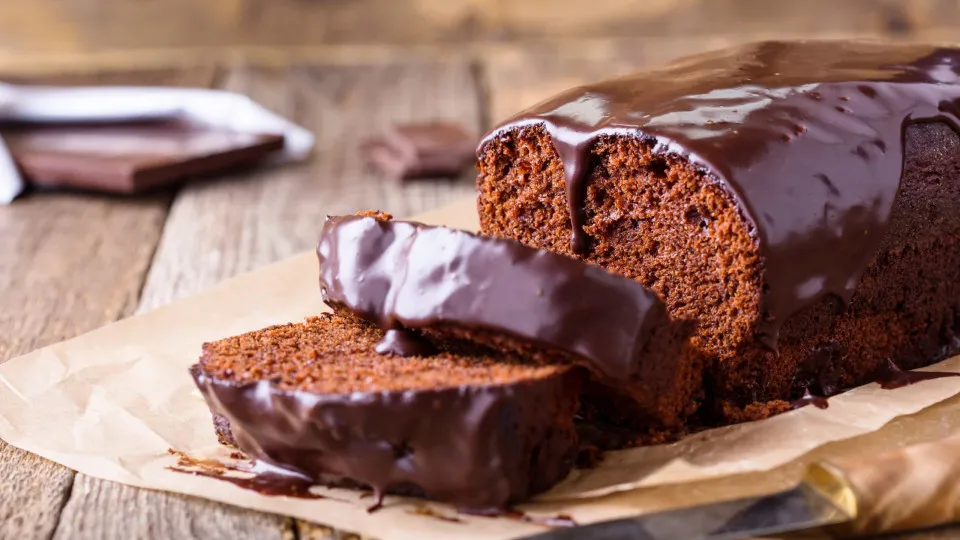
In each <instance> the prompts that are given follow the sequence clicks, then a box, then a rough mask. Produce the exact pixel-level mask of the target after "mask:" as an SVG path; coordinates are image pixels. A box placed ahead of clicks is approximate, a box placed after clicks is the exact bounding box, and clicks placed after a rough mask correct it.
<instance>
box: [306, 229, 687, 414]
mask: <svg viewBox="0 0 960 540" xmlns="http://www.w3.org/2000/svg"><path fill="white" fill-rule="evenodd" d="M317 256H318V258H319V262H320V289H321V292H322V294H323V298H324V301H325V302H326V303H327V304H329V305H330V306H332V307H333V308H334V309H341V310H346V311H348V312H350V313H352V314H355V315H357V316H360V317H362V318H364V319H367V320H370V321H372V322H375V323H377V324H379V325H380V326H381V327H382V328H387V329H392V330H391V332H393V333H394V334H392V335H398V333H400V334H399V335H403V334H402V332H404V331H407V332H409V330H410V329H415V330H417V331H423V332H425V333H426V334H427V335H428V336H429V337H431V338H432V339H434V340H436V339H439V340H440V341H443V340H450V339H454V340H462V341H469V342H472V343H478V344H481V345H484V346H486V347H488V348H491V349H494V350H497V351H500V352H502V353H505V354H507V355H519V356H520V357H521V358H525V359H530V360H532V361H535V362H537V363H540V364H555V363H563V362H566V363H572V364H578V365H583V366H585V367H587V368H588V369H589V370H590V371H591V373H592V375H593V376H592V377H591V385H597V386H599V387H600V388H596V389H592V388H588V393H589V395H591V396H592V398H591V399H590V400H589V401H587V402H586V403H585V405H586V407H587V408H586V410H585V411H584V412H585V413H591V416H596V415H600V416H601V418H598V420H602V421H603V422H604V423H610V424H616V425H620V426H625V425H629V426H634V427H643V428H645V429H647V430H649V429H663V428H669V427H676V426H678V425H681V424H683V423H684V422H685V420H687V418H688V417H689V415H690V414H691V413H692V412H694V410H696V406H697V405H698V404H699V402H700V392H701V389H702V384H701V381H700V379H699V375H700V373H701V371H702V368H701V365H700V357H699V355H697V354H696V353H695V351H694V350H693V349H692V348H689V347H686V346H685V343H686V338H687V337H688V336H689V335H690V326H691V325H690V324H688V323H677V322H674V321H672V320H671V319H670V318H669V316H668V315H667V313H666V308H665V306H664V305H663V302H661V301H660V300H659V299H658V298H657V296H656V295H655V294H654V293H652V292H650V291H648V290H647V289H645V288H644V287H643V286H642V285H640V284H639V283H637V282H636V281H633V280H631V279H628V278H625V277H622V276H617V275H614V274H611V273H609V272H607V271H605V270H603V269H601V268H597V267H596V266H593V265H588V264H584V263H582V262H580V261H578V260H576V259H573V258H570V257H566V256H563V255H558V254H556V253H553V252H550V251H544V250H537V249H532V248H529V247H526V246H524V245H522V244H519V243H517V242H514V241H512V240H501V239H495V238H483V237H479V236H476V235H474V234H471V233H469V232H465V231H459V230H455V229H450V228H446V227H428V226H425V225H422V224H418V223H411V222H404V221H392V220H390V219H389V216H386V215H383V214H380V215H376V214H372V213H367V214H366V215H358V216H346V217H333V218H328V219H327V222H326V223H325V224H324V228H323V232H322V233H321V235H320V241H319V243H318V246H317ZM414 337H415V336H414ZM394 343H396V342H395V341H394ZM394 352H398V353H401V354H402V353H403V351H402V350H396V349H394Z"/></svg>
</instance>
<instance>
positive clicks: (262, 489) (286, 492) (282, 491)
mask: <svg viewBox="0 0 960 540" xmlns="http://www.w3.org/2000/svg"><path fill="white" fill-rule="evenodd" d="M167 469H168V470H171V471H174V472H181V473H186V474H192V475H194V476H206V477H207V478H216V479H217V480H222V481H224V482H227V483H230V484H233V485H235V486H237V487H239V488H242V489H247V490H250V491H256V492H257V493H259V494H261V495H269V496H282V497H296V498H298V499H326V497H325V496H323V495H319V494H317V493H311V492H310V486H312V485H313V482H310V481H304V480H303V479H302V478H301V477H300V476H297V475H291V474H278V473H275V472H262V473H258V474H254V475H253V476H250V477H237V476H228V475H225V474H217V473H215V472H213V471H206V470H190V469H184V468H181V467H167Z"/></svg>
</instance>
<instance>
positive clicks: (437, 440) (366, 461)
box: [190, 365, 580, 509]
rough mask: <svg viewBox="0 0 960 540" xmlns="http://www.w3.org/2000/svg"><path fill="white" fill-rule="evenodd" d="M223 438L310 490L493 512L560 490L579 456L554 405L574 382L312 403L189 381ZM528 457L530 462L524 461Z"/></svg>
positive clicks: (315, 398)
mask: <svg viewBox="0 0 960 540" xmlns="http://www.w3.org/2000/svg"><path fill="white" fill-rule="evenodd" d="M190 372H191V375H192V376H193V378H194V381H195V382H196V384H197V387H198V388H199V389H200V391H201V393H202V394H203V397H204V399H205V400H206V402H207V405H208V406H209V407H210V410H211V411H212V412H213V413H214V414H219V415H222V416H223V417H225V418H226V419H227V420H228V421H229V428H230V429H229V433H225V434H224V436H225V437H226V439H227V440H228V442H231V443H233V444H235V445H236V446H238V447H239V448H240V449H241V450H243V452H244V453H246V454H247V455H248V456H250V457H251V458H253V459H255V460H256V461H258V462H264V463H267V464H269V465H272V466H274V467H279V468H281V469H283V470H286V471H289V472H290V473H291V474H294V475H299V476H301V477H306V478H308V479H310V480H311V481H313V482H315V483H318V484H328V485H349V486H357V485H360V486H369V487H370V488H372V489H373V490H374V493H375V496H376V497H377V501H378V503H377V504H376V505H374V507H376V506H378V504H379V501H380V500H381V499H382V496H383V494H384V493H387V492H390V493H401V494H407V495H417V496H426V497H429V498H431V499H435V500H439V501H444V502H450V503H453V504H455V505H457V506H458V507H461V508H479V509H483V508H501V507H505V506H507V505H508V504H510V503H512V502H517V501H521V500H524V499H527V498H529V497H530V496H532V495H534V494H535V493H537V492H540V491H543V490H545V489H547V488H549V487H550V486H552V485H553V484H555V483H556V482H558V481H560V480H561V479H563V477H564V476H566V474H567V473H568V472H569V471H570V468H571V466H572V463H573V459H574V456H575V453H576V448H575V443H574V438H575V435H574V434H573V431H572V426H571V427H570V430H569V432H567V431H565V430H564V429H563V428H562V423H558V421H557V419H556V418H555V416H556V415H557V414H560V413H559V412H558V410H557V409H556V408H555V407H552V406H548V405H547V404H550V403H554V404H561V403H564V400H568V399H569V397H570V396H576V395H577V394H578V391H579V384H580V375H579V373H577V372H576V371H575V370H572V369H571V370H566V371H563V372H561V373H559V374H557V375H555V376H551V377H546V378H542V379H536V380H530V381H525V382H521V383H515V384H506V385H490V386H484V387H474V386H469V387H466V386H465V387H448V388H442V389H437V390H423V391H402V392H354V393H351V394H325V395H324V394H316V393H311V392H306V391H291V390H282V389H278V388H277V387H276V386H275V385H274V383H272V382H271V381H257V382H254V383H238V382H234V381H228V380H223V379H216V378H213V377H211V376H209V375H207V374H206V373H205V372H204V371H203V369H202V368H201V367H200V366H199V365H195V366H193V367H192V368H191V370H190ZM531 456H532V457H531Z"/></svg>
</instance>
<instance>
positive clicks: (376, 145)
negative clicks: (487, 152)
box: [360, 122, 478, 180]
mask: <svg viewBox="0 0 960 540" xmlns="http://www.w3.org/2000/svg"><path fill="white" fill-rule="evenodd" d="M477 140H478V139H477V137H476V136H474V135H473V134H471V133H469V132H468V131H466V130H465V129H464V128H463V127H461V126H459V125H457V124H454V123H450V122H432V123H425V124H402V125H396V126H394V127H393V128H392V129H390V130H389V131H388V132H387V133H385V134H384V135H382V136H380V137H375V138H373V139H369V140H367V141H365V142H364V143H363V144H362V145H361V146H360V151H361V153H362V154H363V158H364V160H365V161H366V162H367V163H369V164H370V165H371V166H372V167H374V168H375V169H377V171H379V172H380V173H381V174H383V175H384V176H386V177H388V178H392V179H395V180H410V179H414V178H455V177H458V176H460V175H461V174H463V172H464V171H466V170H468V169H469V168H470V167H471V166H473V164H474V162H475V161H476V146H477Z"/></svg>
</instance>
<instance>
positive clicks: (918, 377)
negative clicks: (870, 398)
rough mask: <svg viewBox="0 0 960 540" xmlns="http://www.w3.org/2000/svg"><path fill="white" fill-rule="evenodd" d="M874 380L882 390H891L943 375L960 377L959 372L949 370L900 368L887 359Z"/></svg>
mask: <svg viewBox="0 0 960 540" xmlns="http://www.w3.org/2000/svg"><path fill="white" fill-rule="evenodd" d="M876 377H877V378H876V381H875V382H877V383H878V384H880V388H883V389H884V390H893V389H895V388H903V387H904V386H910V385H911V384H915V383H918V382H922V381H929V380H930V379H941V378H943V377H960V373H951V372H949V371H906V370H902V369H900V367H899V366H897V364H895V363H894V362H893V360H890V359H887V361H886V363H884V364H883V365H882V366H881V368H880V369H879V370H878V372H877V375H876Z"/></svg>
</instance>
